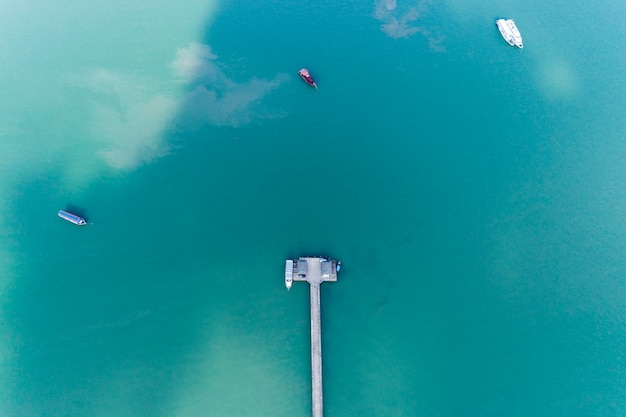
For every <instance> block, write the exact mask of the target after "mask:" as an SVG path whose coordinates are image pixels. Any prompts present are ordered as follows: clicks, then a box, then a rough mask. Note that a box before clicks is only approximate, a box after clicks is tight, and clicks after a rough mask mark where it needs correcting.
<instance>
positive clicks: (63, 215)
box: [58, 210, 87, 226]
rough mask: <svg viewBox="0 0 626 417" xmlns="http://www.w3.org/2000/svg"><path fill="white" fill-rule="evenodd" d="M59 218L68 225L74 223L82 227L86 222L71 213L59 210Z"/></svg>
mask: <svg viewBox="0 0 626 417" xmlns="http://www.w3.org/2000/svg"><path fill="white" fill-rule="evenodd" d="M58 214H59V217H60V218H62V219H63V220H67V221H68V222H70V223H74V224H76V225H78V226H84V225H86V224H87V221H86V220H85V219H83V218H82V217H80V216H77V215H75V214H72V213H68V212H67V211H63V210H59V213H58Z"/></svg>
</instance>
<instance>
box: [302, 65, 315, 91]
mask: <svg viewBox="0 0 626 417" xmlns="http://www.w3.org/2000/svg"><path fill="white" fill-rule="evenodd" d="M298 75H299V76H300V78H302V79H303V80H304V82H305V83H307V84H308V85H310V86H311V87H315V88H317V84H315V80H314V79H313V77H311V74H309V70H308V69H306V68H302V69H301V70H300V71H298Z"/></svg>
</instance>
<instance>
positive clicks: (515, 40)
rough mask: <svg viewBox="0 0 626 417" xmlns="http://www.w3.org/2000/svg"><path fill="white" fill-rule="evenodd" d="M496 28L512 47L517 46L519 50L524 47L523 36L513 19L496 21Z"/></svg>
mask: <svg viewBox="0 0 626 417" xmlns="http://www.w3.org/2000/svg"><path fill="white" fill-rule="evenodd" d="M496 26H497V27H498V30H499V31H500V34H501V35H502V37H503V38H504V40H505V41H506V42H507V43H508V44H509V45H511V46H517V47H518V48H523V47H524V42H522V35H521V34H520V33H519V30H518V29H517V26H516V25H515V22H514V21H513V19H498V20H496Z"/></svg>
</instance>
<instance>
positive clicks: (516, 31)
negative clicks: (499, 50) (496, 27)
mask: <svg viewBox="0 0 626 417" xmlns="http://www.w3.org/2000/svg"><path fill="white" fill-rule="evenodd" d="M506 24H507V26H508V27H509V29H511V33H512V34H513V41H514V42H515V46H517V47H518V48H520V49H521V48H523V47H524V42H523V41H522V34H521V33H519V29H517V26H516V25H515V22H514V21H513V19H507V21H506Z"/></svg>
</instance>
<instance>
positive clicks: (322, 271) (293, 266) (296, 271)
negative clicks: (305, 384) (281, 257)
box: [285, 257, 340, 417]
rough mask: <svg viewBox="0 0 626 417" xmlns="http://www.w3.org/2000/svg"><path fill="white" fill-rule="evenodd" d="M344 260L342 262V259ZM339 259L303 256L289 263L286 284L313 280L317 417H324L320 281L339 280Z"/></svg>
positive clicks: (314, 403) (313, 384) (313, 373)
mask: <svg viewBox="0 0 626 417" xmlns="http://www.w3.org/2000/svg"><path fill="white" fill-rule="evenodd" d="M339 264H340V263H339ZM337 265H338V263H337V261H335V260H333V259H329V258H325V257H300V258H298V259H294V260H287V262H286V263H285V285H286V286H287V288H288V289H289V288H290V287H291V282H292V280H293V281H306V282H308V283H309V290H310V302H311V395H312V409H313V414H312V415H313V417H322V416H323V414H324V412H323V390H322V311H321V300H320V298H321V296H320V285H321V284H322V282H324V281H329V282H335V281H337V272H338V271H337Z"/></svg>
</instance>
